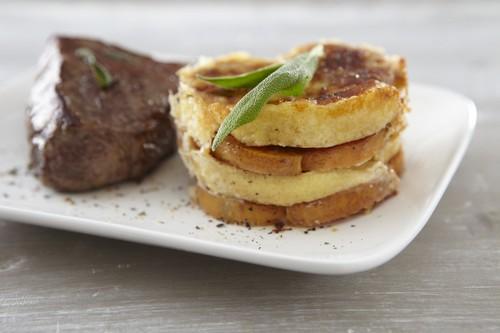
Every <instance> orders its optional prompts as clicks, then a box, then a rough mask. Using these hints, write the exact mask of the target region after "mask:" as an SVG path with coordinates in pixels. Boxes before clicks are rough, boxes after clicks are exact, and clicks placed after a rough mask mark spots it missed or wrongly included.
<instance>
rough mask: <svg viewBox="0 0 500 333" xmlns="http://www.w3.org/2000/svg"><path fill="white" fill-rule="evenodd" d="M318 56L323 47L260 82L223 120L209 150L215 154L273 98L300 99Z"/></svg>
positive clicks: (316, 65)
mask: <svg viewBox="0 0 500 333" xmlns="http://www.w3.org/2000/svg"><path fill="white" fill-rule="evenodd" d="M322 55H323V45H321V44H320V45H317V46H315V47H314V48H313V49H312V50H311V51H309V52H307V53H302V54H300V55H298V56H296V57H295V58H293V59H291V60H290V61H288V62H286V63H284V64H283V65H282V66H281V67H279V68H278V69H277V70H276V71H274V72H272V73H271V74H269V76H267V77H266V78H265V79H263V80H262V81H260V82H259V83H258V84H257V85H256V86H255V87H254V88H253V89H252V90H250V91H249V92H248V93H247V94H246V95H245V96H243V98H241V99H240V100H239V101H238V103H236V105H235V106H234V107H233V109H232V110H231V112H230V113H229V115H228V116H227V117H226V118H225V119H224V121H223V122H222V124H221V126H220V127H219V130H218V131H217V134H216V135H215V138H214V140H213V142H212V150H213V151H215V150H216V149H217V147H218V146H219V145H220V144H221V143H222V141H224V139H225V138H226V137H227V136H228V135H229V134H230V133H231V132H232V131H233V130H235V129H236V128H238V127H240V126H243V125H245V124H247V123H249V122H252V121H253V120H255V119H256V118H257V116H258V115H259V113H260V111H261V110H262V108H263V107H264V105H265V104H266V103H267V101H268V100H269V99H270V98H271V97H272V96H273V95H275V94H280V95H281V96H299V95H301V94H302V93H303V92H304V89H305V88H306V87H307V85H308V84H309V82H310V81H311V79H312V77H313V76H314V73H315V72H316V68H317V67H318V61H319V58H320V57H321V56H322Z"/></svg>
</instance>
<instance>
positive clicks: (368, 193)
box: [171, 42, 408, 227]
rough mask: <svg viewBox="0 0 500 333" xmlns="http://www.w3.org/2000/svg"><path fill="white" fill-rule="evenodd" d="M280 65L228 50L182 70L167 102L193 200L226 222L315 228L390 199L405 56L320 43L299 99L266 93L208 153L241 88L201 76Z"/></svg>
mask: <svg viewBox="0 0 500 333" xmlns="http://www.w3.org/2000/svg"><path fill="white" fill-rule="evenodd" d="M314 46H315V44H309V45H305V46H302V47H299V48H296V49H294V50H292V51H291V52H290V53H288V54H286V55H285V56H282V57H279V58H278V59H262V58H255V57H251V56H249V55H248V54H244V53H234V54H230V55H227V56H223V57H219V58H215V59H202V60H200V61H199V62H198V63H197V64H195V65H192V66H186V67H184V68H182V69H181V70H180V71H179V72H178V74H179V78H180V83H179V89H178V92H177V94H175V95H173V96H171V106H172V115H173V117H174V120H175V123H176V127H177V135H178V145H179V152H180V155H181V157H182V159H183V161H184V163H185V165H186V166H187V168H188V169H189V171H190V173H191V174H192V175H193V176H194V177H195V178H196V181H197V184H196V186H195V188H194V189H193V196H194V200H195V202H196V203H197V204H198V205H199V206H200V207H201V208H202V209H203V210H204V211H205V212H206V213H207V214H209V215H211V216H213V217H215V218H218V219H222V220H224V221H226V222H229V223H248V224H250V225H268V224H279V225H294V226H304V227H314V226H319V225H324V224H328V223H331V222H333V221H335V220H338V219H340V218H344V217H347V216H350V215H353V214H356V213H359V212H361V211H365V210H369V209H371V208H372V207H373V206H374V205H375V204H376V203H378V202H380V201H382V200H384V199H385V198H387V197H389V196H391V195H393V194H395V193H396V192H397V190H398V187H399V175H400V174H401V172H402V169H403V155H402V147H401V139H400V136H401V135H400V134H401V132H402V130H403V129H404V128H405V113H406V112H407V110H408V105H407V75H406V65H405V61H404V59H403V58H401V57H398V56H387V55H385V54H384V53H383V51H381V50H379V49H375V48H372V47H367V46H359V47H358V46H356V47H355V46H350V45H346V44H343V43H338V42H326V43H323V55H322V56H321V57H320V58H319V60H318V63H317V69H316V71H315V73H314V76H313V77H312V80H311V81H310V82H309V83H308V85H307V86H306V87H305V90H304V92H303V94H302V95H300V96H295V97H290V96H280V95H279V94H277V95H276V96H273V97H272V98H271V99H270V100H269V101H268V102H267V103H266V104H265V105H264V107H263V108H262V110H261V112H260V114H259V115H258V116H257V118H256V119H255V120H253V121H251V122H249V123H247V124H245V125H243V126H241V127H239V128H237V129H235V130H234V131H232V133H231V134H230V135H229V136H227V137H226V138H225V140H224V141H223V142H222V143H221V144H220V145H219V146H218V147H217V149H215V150H212V149H211V145H212V142H213V140H214V137H215V135H216V133H217V131H218V129H219V127H220V126H221V123H222V122H223V121H224V119H225V117H226V116H227V115H228V114H229V113H230V112H231V110H232V108H233V107H234V106H235V104H236V103H237V102H238V101H239V100H240V99H241V98H242V97H243V96H244V95H245V94H247V93H248V91H249V89H246V88H238V89H224V88H220V87H218V86H216V85H213V84H211V83H209V82H206V81H204V80H201V79H200V76H204V77H207V76H208V77H219V76H228V75H237V74H241V73H245V72H250V71H254V70H257V69H259V68H263V67H265V66H269V65H272V64H275V63H276V62H284V61H287V59H293V58H294V57H296V56H298V55H300V54H303V53H304V52H308V51H309V50H311V49H312V48H313V47H314Z"/></svg>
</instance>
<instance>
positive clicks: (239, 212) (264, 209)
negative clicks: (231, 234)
mask: <svg viewBox="0 0 500 333" xmlns="http://www.w3.org/2000/svg"><path fill="white" fill-rule="evenodd" d="M194 200H195V201H196V203H198V205H199V206H200V207H201V208H202V209H203V210H204V211H205V213H207V214H208V215H210V216H213V217H215V218H217V219H220V220H223V221H225V222H228V223H249V224H251V225H254V226H258V225H272V224H275V223H280V222H281V223H283V222H284V221H285V217H286V208H285V207H280V206H273V205H261V204H255V203H252V202H249V201H245V200H239V199H235V198H226V197H223V196H218V195H214V194H211V193H209V192H208V191H207V190H205V189H203V188H201V187H200V186H196V188H195V189H194Z"/></svg>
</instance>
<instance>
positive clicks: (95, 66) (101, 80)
mask: <svg viewBox="0 0 500 333" xmlns="http://www.w3.org/2000/svg"><path fill="white" fill-rule="evenodd" d="M75 54H76V55H77V56H78V57H80V58H81V59H82V60H83V61H84V62H85V63H86V64H87V65H89V66H90V68H91V69H92V72H93V73H94V78H95V80H96V82H97V84H98V85H99V87H100V88H101V89H106V88H109V87H110V86H111V85H112V84H113V82H114V80H113V77H112V76H111V73H109V71H108V70H107V69H106V68H105V67H104V66H103V65H101V64H100V63H99V62H98V61H97V59H96V57H95V55H94V53H93V52H92V51H91V50H90V49H88V48H79V49H77V50H76V51H75Z"/></svg>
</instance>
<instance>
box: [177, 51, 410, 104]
mask: <svg viewBox="0 0 500 333" xmlns="http://www.w3.org/2000/svg"><path fill="white" fill-rule="evenodd" d="M314 45H315V44H308V45H304V46H301V47H298V48H296V49H294V50H293V51H291V52H290V53H288V54H287V55H285V56H284V57H283V58H284V59H287V58H290V57H293V56H295V55H297V54H299V53H302V52H306V51H308V50H310V49H311V48H312V47H314ZM324 51H325V54H324V56H323V57H322V58H321V59H320V61H319V64H318V68H317V70H316V73H315V75H314V77H313V79H312V80H311V82H310V84H309V86H308V87H307V89H306V91H305V93H304V95H303V96H301V97H299V98H293V97H284V98H275V99H273V100H272V101H271V102H270V103H273V104H278V103H280V102H283V101H289V100H298V99H307V100H309V101H311V102H314V103H317V104H328V103H333V102H336V101H338V100H341V99H345V98H349V97H352V96H357V95H360V94H362V93H363V92H365V91H367V90H368V89H370V88H373V87H374V86H375V85H377V83H385V84H388V85H390V86H395V87H396V88H398V89H399V90H400V91H401V93H402V95H404V94H405V91H406V86H407V78H406V65H405V61H404V59H403V58H400V57H397V56H387V55H385V54H384V53H382V52H381V51H379V50H377V49H374V48H369V47H354V46H349V45H346V44H342V43H334V42H328V43H325V44H324ZM271 63H273V61H272V60H269V59H257V58H250V57H248V58H238V57H236V58H234V57H225V58H220V59H216V60H215V61H214V62H213V63H212V64H210V65H209V66H201V67H199V68H198V69H196V70H195V71H193V72H191V73H190V74H191V75H189V77H187V79H188V81H189V84H190V85H191V86H192V87H193V88H195V89H196V90H197V91H199V92H203V93H206V94H208V95H214V96H219V97H226V98H227V99H228V102H229V103H236V102H237V101H238V100H239V99H240V98H241V97H242V96H243V95H244V94H245V93H246V92H247V90H246V89H234V90H228V89H222V88H218V87H216V86H214V85H212V84H210V83H207V82H204V81H201V80H199V79H197V78H196V76H197V75H205V76H223V75H236V74H242V73H245V72H248V71H252V70H255V69H257V68H260V67H263V66H267V65H269V64H271ZM184 79H186V77H185V78H184Z"/></svg>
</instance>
